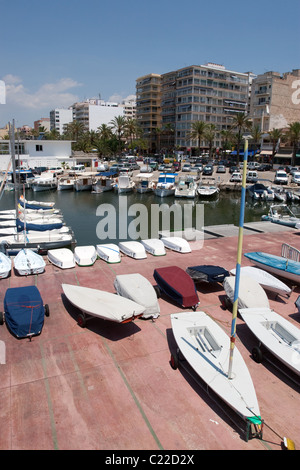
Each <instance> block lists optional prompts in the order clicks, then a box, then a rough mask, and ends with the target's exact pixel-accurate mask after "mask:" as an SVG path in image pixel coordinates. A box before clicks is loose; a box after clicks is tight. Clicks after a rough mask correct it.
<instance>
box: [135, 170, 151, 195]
mask: <svg viewBox="0 0 300 470" xmlns="http://www.w3.org/2000/svg"><path fill="white" fill-rule="evenodd" d="M136 178H138V182H137V183H136V186H135V189H136V192H137V193H141V194H144V193H151V192H152V191H153V189H154V181H153V173H139V174H138V175H136Z"/></svg>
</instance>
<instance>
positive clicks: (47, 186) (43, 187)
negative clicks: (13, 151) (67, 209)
mask: <svg viewBox="0 0 300 470" xmlns="http://www.w3.org/2000/svg"><path fill="white" fill-rule="evenodd" d="M31 187H32V190H33V191H34V192H39V191H50V190H52V189H57V178H56V177H54V176H53V173H42V174H41V175H40V176H36V177H35V178H34V181H33V182H32V184H31Z"/></svg>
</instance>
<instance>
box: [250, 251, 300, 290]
mask: <svg viewBox="0 0 300 470" xmlns="http://www.w3.org/2000/svg"><path fill="white" fill-rule="evenodd" d="M244 256H246V258H248V259H250V261H252V263H253V264H255V266H257V267H258V268H261V269H265V270H266V271H268V272H270V273H272V274H275V275H277V276H279V277H282V278H285V279H288V280H290V281H293V282H296V283H297V284H300V263H299V262H298V261H293V260H289V259H286V258H283V257H281V256H276V255H271V254H269V253H263V252H259V251H256V252H252V253H245V254H244Z"/></svg>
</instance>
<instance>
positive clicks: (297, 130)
mask: <svg viewBox="0 0 300 470" xmlns="http://www.w3.org/2000/svg"><path fill="white" fill-rule="evenodd" d="M286 136H287V139H288V140H289V142H290V143H291V145H292V147H293V153H292V166H295V164H296V152H297V149H298V147H299V145H300V122H293V123H292V124H289V128H288V131H287V134H286Z"/></svg>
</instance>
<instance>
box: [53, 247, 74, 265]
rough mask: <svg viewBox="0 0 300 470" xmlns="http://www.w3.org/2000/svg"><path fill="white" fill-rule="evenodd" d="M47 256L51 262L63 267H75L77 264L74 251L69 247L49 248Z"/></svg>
mask: <svg viewBox="0 0 300 470" xmlns="http://www.w3.org/2000/svg"><path fill="white" fill-rule="evenodd" d="M47 257H48V260H49V261H50V263H52V264H54V266H57V267H58V268H61V269H69V268H74V266H75V258H74V253H73V251H72V250H70V249H69V248H56V249H54V250H48V253H47Z"/></svg>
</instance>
